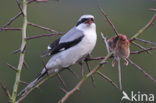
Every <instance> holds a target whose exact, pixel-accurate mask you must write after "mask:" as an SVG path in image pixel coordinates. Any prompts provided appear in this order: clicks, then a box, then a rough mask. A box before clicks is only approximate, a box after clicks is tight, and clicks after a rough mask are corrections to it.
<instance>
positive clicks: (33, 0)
mask: <svg viewBox="0 0 156 103" xmlns="http://www.w3.org/2000/svg"><path fill="white" fill-rule="evenodd" d="M32 2H48V0H29V1H28V3H27V4H30V3H32Z"/></svg>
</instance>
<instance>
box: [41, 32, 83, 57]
mask: <svg viewBox="0 0 156 103" xmlns="http://www.w3.org/2000/svg"><path fill="white" fill-rule="evenodd" d="M83 37H84V35H82V36H80V37H79V38H77V39H75V40H73V41H69V42H62V43H59V41H60V38H59V39H57V40H55V41H54V42H53V43H51V44H50V45H49V46H48V50H47V51H45V52H43V53H42V54H41V57H43V56H46V55H53V54H57V53H59V52H61V51H64V50H67V49H69V48H71V47H73V46H75V45H76V44H78V43H79V42H80V41H81V40H82V38H83Z"/></svg>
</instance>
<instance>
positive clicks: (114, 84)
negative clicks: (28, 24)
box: [97, 71, 119, 89]
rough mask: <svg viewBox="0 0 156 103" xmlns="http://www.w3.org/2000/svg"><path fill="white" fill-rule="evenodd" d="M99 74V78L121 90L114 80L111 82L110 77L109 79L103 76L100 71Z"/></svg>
mask: <svg viewBox="0 0 156 103" xmlns="http://www.w3.org/2000/svg"><path fill="white" fill-rule="evenodd" d="M97 74H98V75H99V76H101V77H102V78H103V79H105V80H107V81H108V82H110V83H111V84H112V85H113V86H114V87H116V88H117V89H119V87H118V85H117V84H116V83H114V82H113V80H111V79H110V78H109V77H107V76H106V75H104V74H102V73H101V72H100V71H97Z"/></svg>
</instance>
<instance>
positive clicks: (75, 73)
mask: <svg viewBox="0 0 156 103" xmlns="http://www.w3.org/2000/svg"><path fill="white" fill-rule="evenodd" d="M65 69H67V70H69V71H70V72H71V73H72V74H73V75H74V76H75V77H76V78H77V79H79V76H78V75H77V74H76V73H75V72H74V71H73V70H72V69H70V68H69V67H68V68H65Z"/></svg>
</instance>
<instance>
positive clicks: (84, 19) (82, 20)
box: [76, 18, 94, 26]
mask: <svg viewBox="0 0 156 103" xmlns="http://www.w3.org/2000/svg"><path fill="white" fill-rule="evenodd" d="M87 20H91V21H92V22H94V19H93V18H83V19H81V20H80V21H79V22H78V23H77V24H76V26H78V25H80V24H81V23H84V22H85V21H87Z"/></svg>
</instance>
